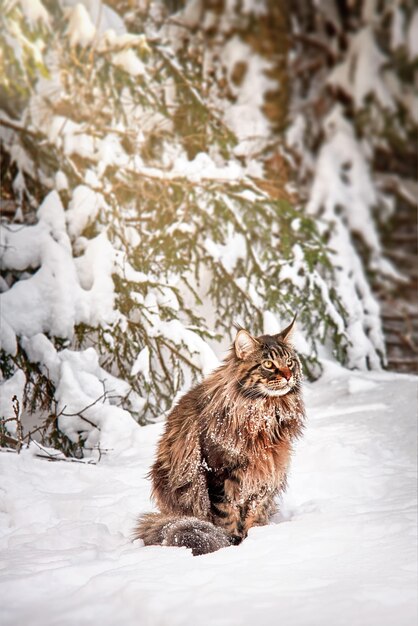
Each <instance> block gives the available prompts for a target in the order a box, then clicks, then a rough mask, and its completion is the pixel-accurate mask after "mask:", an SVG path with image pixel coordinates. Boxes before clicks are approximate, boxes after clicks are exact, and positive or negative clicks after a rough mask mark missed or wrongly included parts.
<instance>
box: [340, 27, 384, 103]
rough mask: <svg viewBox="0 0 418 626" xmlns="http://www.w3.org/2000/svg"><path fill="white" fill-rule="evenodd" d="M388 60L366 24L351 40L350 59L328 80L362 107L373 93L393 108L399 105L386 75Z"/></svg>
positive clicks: (341, 64)
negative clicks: (390, 91)
mask: <svg viewBox="0 0 418 626" xmlns="http://www.w3.org/2000/svg"><path fill="white" fill-rule="evenodd" d="M386 62H387V59H386V57H385V55H384V54H383V53H382V52H381V51H380V50H379V48H378V47H377V45H376V43H375V40H374V35H373V30H372V27H371V26H365V27H364V28H362V29H361V30H359V32H358V33H356V34H355V35H354V36H353V37H352V39H351V42H350V47H349V50H348V53H347V56H346V58H345V59H344V61H343V62H342V63H340V64H339V65H337V66H336V67H335V68H334V69H333V70H332V72H331V73H330V75H329V77H328V83H329V84H331V85H334V86H336V87H339V88H341V89H342V90H343V91H345V92H346V93H347V95H348V96H349V97H352V98H353V100H354V104H355V106H356V107H357V108H361V107H362V106H363V105H364V103H365V100H366V97H367V96H368V95H369V94H373V95H374V96H375V98H376V99H377V100H378V101H379V102H380V104H381V105H382V106H383V107H384V108H387V109H389V110H393V109H394V108H395V104H394V102H393V99H392V96H391V94H390V93H389V91H388V89H387V86H386V85H385V82H384V80H383V77H382V68H383V67H384V66H385V63H386Z"/></svg>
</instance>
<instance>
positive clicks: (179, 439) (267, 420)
mask: <svg viewBox="0 0 418 626" xmlns="http://www.w3.org/2000/svg"><path fill="white" fill-rule="evenodd" d="M294 323H295V319H293V321H292V323H291V324H290V325H289V326H288V327H287V328H285V330H283V331H282V332H281V333H279V334H277V335H262V336H261V337H253V336H252V335H250V333H248V332H247V331H246V330H244V329H242V328H241V329H239V330H238V333H237V336H236V339H235V341H234V343H233V345H232V347H231V350H230V352H229V354H228V356H227V357H226V359H225V361H224V362H223V363H222V365H221V366H220V367H219V368H218V369H217V370H216V371H214V372H213V373H212V374H211V375H210V376H208V377H207V378H206V379H205V380H204V381H203V382H201V383H200V384H198V385H196V386H195V387H194V388H193V389H191V390H190V391H189V392H188V393H186V394H185V395H184V396H183V397H182V398H181V399H180V401H179V402H178V404H177V405H176V406H175V407H174V408H173V409H172V411H171V413H170V414H169V415H168V418H167V423H166V427H165V432H164V434H163V435H162V437H161V440H160V442H159V445H158V452H157V459H156V461H155V463H154V465H153V467H152V469H151V472H150V476H151V478H152V483H153V489H152V495H153V498H154V499H155V501H156V503H157V504H158V507H159V509H160V511H161V513H148V514H146V515H144V516H142V517H141V518H140V520H139V523H138V526H137V528H136V530H135V538H141V539H143V541H144V543H145V545H155V544H162V545H168V546H186V547H188V548H191V550H192V552H193V554H194V555H198V554H205V553H207V552H214V551H215V550H218V549H219V548H222V547H224V546H229V545H231V544H237V543H239V542H240V541H242V539H244V538H245V537H246V535H247V533H248V530H249V528H251V527H252V526H260V525H264V524H267V523H268V519H269V517H270V516H271V515H272V513H274V512H275V505H274V498H275V496H276V495H277V494H279V493H280V492H282V491H283V490H284V489H285V487H286V474H287V470H288V467H289V461H290V456H291V452H292V441H293V440H294V439H295V438H296V437H298V436H300V435H301V433H302V429H303V421H304V417H305V411H304V405H303V401H302V397H301V391H300V384H301V379H302V371H301V363H300V360H299V358H298V356H297V354H296V352H295V351H294V349H293V347H292V344H291V341H290V337H291V333H292V331H293V329H294Z"/></svg>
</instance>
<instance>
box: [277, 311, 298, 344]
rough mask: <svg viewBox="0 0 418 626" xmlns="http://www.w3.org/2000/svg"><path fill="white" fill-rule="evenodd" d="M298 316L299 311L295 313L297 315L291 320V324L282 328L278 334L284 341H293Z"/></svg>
mask: <svg viewBox="0 0 418 626" xmlns="http://www.w3.org/2000/svg"><path fill="white" fill-rule="evenodd" d="M296 317H297V313H296V314H295V317H294V318H293V320H292V321H291V322H290V324H289V326H286V328H285V329H284V330H282V331H281V332H280V333H278V334H277V335H276V337H277V338H278V339H280V340H281V341H284V342H285V343H291V341H292V338H293V333H294V332H295V328H296V324H295V322H296Z"/></svg>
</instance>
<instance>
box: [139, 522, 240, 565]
mask: <svg viewBox="0 0 418 626" xmlns="http://www.w3.org/2000/svg"><path fill="white" fill-rule="evenodd" d="M134 538H135V539H142V540H143V542H144V544H145V545H146V546H153V545H162V546H178V547H182V546H184V547H186V548H191V551H192V553H193V555H194V556H197V555H199V554H207V553H208V552H215V551H216V550H219V549H220V548H225V547H226V546H230V545H231V539H230V538H229V536H228V535H227V534H226V532H225V531H224V530H223V529H222V528H218V527H217V526H214V525H213V524H211V523H210V522H206V521H204V520H200V519H198V518H197V517H176V516H170V515H164V514H163V513H147V514H146V515H143V516H142V517H140V519H139V522H138V526H137V527H136V529H135V534H134Z"/></svg>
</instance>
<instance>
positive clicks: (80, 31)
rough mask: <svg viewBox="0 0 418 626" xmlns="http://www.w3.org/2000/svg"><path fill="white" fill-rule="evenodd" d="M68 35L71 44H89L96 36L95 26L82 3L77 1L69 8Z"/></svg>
mask: <svg viewBox="0 0 418 626" xmlns="http://www.w3.org/2000/svg"><path fill="white" fill-rule="evenodd" d="M68 36H69V39H70V45H71V46H77V45H79V46H81V47H83V48H85V47H86V46H89V45H90V44H91V43H92V41H93V39H94V38H95V36H96V27H95V25H94V24H93V22H92V21H91V18H90V14H89V13H88V11H87V9H86V7H85V6H84V4H81V2H79V3H78V4H76V5H75V7H73V8H72V9H71V10H70V13H69V23H68Z"/></svg>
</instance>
